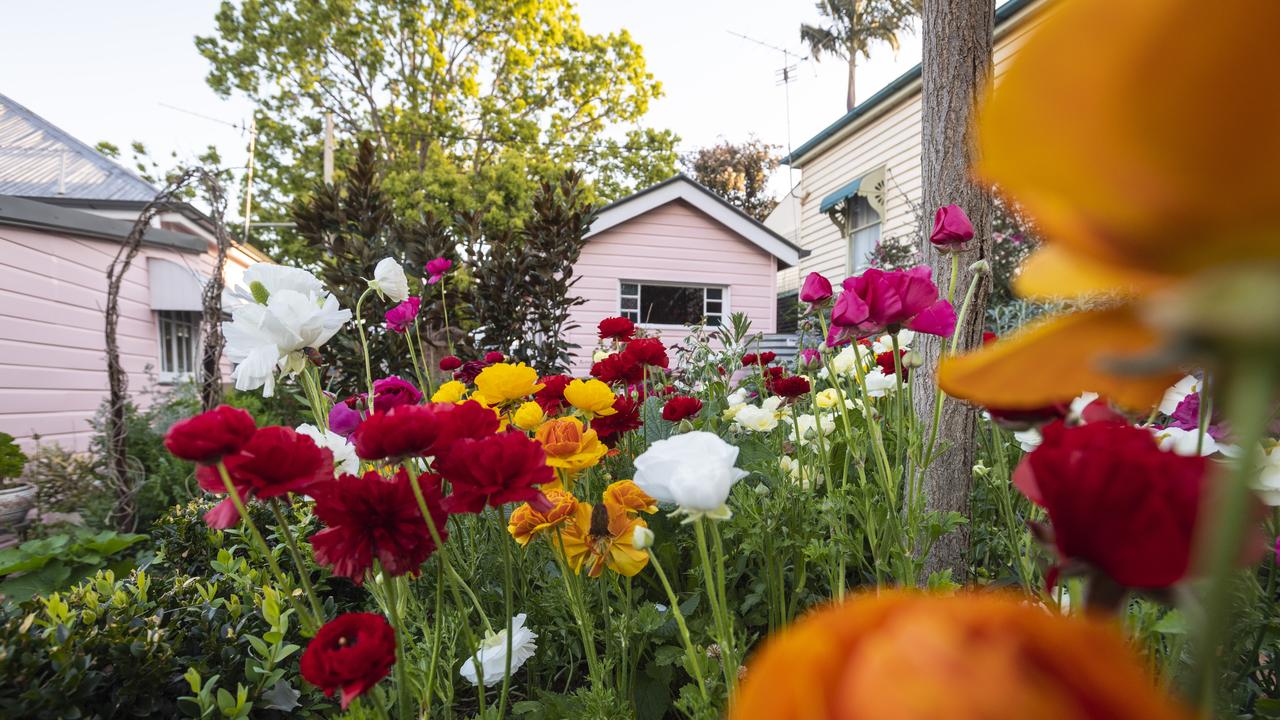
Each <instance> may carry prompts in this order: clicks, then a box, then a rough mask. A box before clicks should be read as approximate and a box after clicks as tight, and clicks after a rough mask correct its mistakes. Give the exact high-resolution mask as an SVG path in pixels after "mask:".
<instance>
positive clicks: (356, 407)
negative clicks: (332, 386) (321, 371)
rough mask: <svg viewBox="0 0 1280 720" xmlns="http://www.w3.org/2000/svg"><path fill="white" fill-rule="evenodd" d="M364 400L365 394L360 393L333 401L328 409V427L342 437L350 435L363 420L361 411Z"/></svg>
mask: <svg viewBox="0 0 1280 720" xmlns="http://www.w3.org/2000/svg"><path fill="white" fill-rule="evenodd" d="M364 401H365V396H364V395H363V394H360V395H352V396H351V397H349V398H347V399H346V400H343V401H341V402H335V403H334V404H333V407H332V408H330V410H329V429H330V430H332V431H333V432H335V433H337V434H339V435H341V436H342V437H346V438H349V437H351V433H353V432H355V431H356V428H358V427H360V423H362V422H364V415H363V413H361V408H362V407H363V405H364Z"/></svg>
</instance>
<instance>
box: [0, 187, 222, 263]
mask: <svg viewBox="0 0 1280 720" xmlns="http://www.w3.org/2000/svg"><path fill="white" fill-rule="evenodd" d="M2 225H10V226H13V227H22V228H30V229H32V230H44V231H52V232H59V233H66V234H69V235H78V236H80V237H88V238H95V239H98V240H114V241H117V242H121V241H124V240H125V239H127V238H128V237H129V233H130V232H131V231H132V230H133V223H132V222H130V221H128V220H112V219H111V218H106V217H103V216H101V215H94V214H93V213H87V212H84V211H82V210H74V209H72V208H67V207H59V206H57V205H51V204H49V203H42V202H37V201H35V200H29V199H27V198H18V197H11V196H6V195H0V226H2ZM142 244H144V245H154V246H159V247H166V248H171V249H173V250H179V251H182V252H195V253H202V252H205V251H206V250H208V244H207V243H206V242H205V241H204V239H203V238H200V237H197V236H195V235H188V234H187V233H180V232H174V231H172V230H161V229H160V228H147V231H146V232H145V233H143V235H142Z"/></svg>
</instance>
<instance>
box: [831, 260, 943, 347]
mask: <svg viewBox="0 0 1280 720" xmlns="http://www.w3.org/2000/svg"><path fill="white" fill-rule="evenodd" d="M843 285H844V292H842V293H840V297H839V298H837V299H836V304H835V307H834V308H832V310H831V324H832V326H833V327H832V335H834V336H835V338H834V339H835V340H836V342H833V341H832V340H833V338H832V337H828V338H827V344H828V345H836V344H839V342H842V341H844V340H847V339H848V337H849V336H857V337H867V336H869V335H879V334H881V333H884V332H891V333H894V332H897V331H898V330H900V329H902V328H903V327H906V328H909V329H911V330H914V331H916V332H922V333H926V334H928V335H942V336H947V335H950V334H952V333H953V332H955V328H956V312H955V309H954V308H952V307H951V303H949V302H947V301H946V300H942V299H939V297H938V286H936V285H934V284H933V272H932V270H931V269H930V268H929V267H928V266H926V265H922V266H920V267H914V268H911V269H910V270H893V271H889V272H886V271H884V270H880V269H878V268H869V269H868V270H866V271H865V272H863V273H862V274H861V275H858V276H856V277H851V278H847V279H845V281H844V283H843ZM836 328H839V330H838V331H836Z"/></svg>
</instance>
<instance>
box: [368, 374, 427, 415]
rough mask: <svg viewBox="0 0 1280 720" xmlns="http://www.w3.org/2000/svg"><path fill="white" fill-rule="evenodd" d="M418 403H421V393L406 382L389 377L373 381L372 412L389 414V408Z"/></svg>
mask: <svg viewBox="0 0 1280 720" xmlns="http://www.w3.org/2000/svg"><path fill="white" fill-rule="evenodd" d="M420 402H422V393H421V392H420V391H419V390H418V388H416V387H414V385H413V383H411V382H409V381H408V380H402V379H401V378H398V377H396V376H395V375H391V376H389V377H384V378H382V379H381V380H374V381H373V411H374V412H380V413H384V412H390V411H391V408H395V407H400V406H401V405H417V404H418V403H420Z"/></svg>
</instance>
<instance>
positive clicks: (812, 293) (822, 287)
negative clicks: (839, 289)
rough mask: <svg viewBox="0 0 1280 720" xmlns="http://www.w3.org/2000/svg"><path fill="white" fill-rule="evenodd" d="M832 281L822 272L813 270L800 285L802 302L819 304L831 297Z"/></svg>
mask: <svg viewBox="0 0 1280 720" xmlns="http://www.w3.org/2000/svg"><path fill="white" fill-rule="evenodd" d="M831 294H832V293H831V281H830V280H828V279H826V278H825V277H823V276H822V274H821V273H816V272H811V273H809V276H808V277H806V278H805V279H804V285H803V286H801V287H800V302H806V303H809V304H810V305H818V304H821V303H824V302H826V301H827V300H830V299H831Z"/></svg>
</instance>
